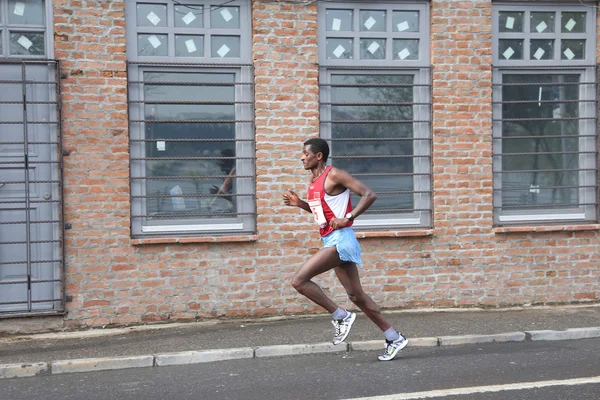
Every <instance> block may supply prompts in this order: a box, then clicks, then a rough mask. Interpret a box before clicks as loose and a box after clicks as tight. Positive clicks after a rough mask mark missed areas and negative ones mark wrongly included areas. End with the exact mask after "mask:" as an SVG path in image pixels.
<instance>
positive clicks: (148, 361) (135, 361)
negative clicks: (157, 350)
mask: <svg viewBox="0 0 600 400" xmlns="http://www.w3.org/2000/svg"><path fill="white" fill-rule="evenodd" d="M153 365H154V357H152V356H133V357H106V358H82V359H75V360H59V361H53V362H52V364H51V366H52V374H53V375H54V374H68V373H73V372H91V371H106V370H111V369H126V368H140V367H152V366H153Z"/></svg>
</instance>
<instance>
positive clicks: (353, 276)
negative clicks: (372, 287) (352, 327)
mask: <svg viewBox="0 0 600 400" xmlns="http://www.w3.org/2000/svg"><path fill="white" fill-rule="evenodd" d="M335 274H336V275H337V277H338V279H339V280H340V282H341V284H342V285H343V286H344V289H346V293H348V297H349V298H350V300H351V301H352V302H353V303H354V304H356V305H357V306H358V308H360V309H361V310H362V312H363V313H365V315H366V316H367V317H369V319H370V320H371V321H373V322H374V323H375V325H377V326H378V327H379V329H381V330H382V331H383V332H385V331H387V330H388V329H389V328H391V327H392V326H391V325H390V324H389V323H388V322H387V321H386V320H385V318H383V315H382V314H381V311H380V309H379V306H378V305H377V304H376V303H375V302H374V301H373V299H371V297H370V296H369V295H368V294H366V293H365V292H364V290H363V288H362V286H361V284H360V277H359V275H358V268H356V264H354V263H348V262H345V263H342V264H340V265H339V266H338V267H336V268H335Z"/></svg>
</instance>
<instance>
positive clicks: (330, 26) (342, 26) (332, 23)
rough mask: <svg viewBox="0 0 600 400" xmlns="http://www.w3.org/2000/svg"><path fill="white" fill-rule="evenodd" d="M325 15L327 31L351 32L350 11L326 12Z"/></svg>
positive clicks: (351, 14)
mask: <svg viewBox="0 0 600 400" xmlns="http://www.w3.org/2000/svg"><path fill="white" fill-rule="evenodd" d="M326 14H327V30H328V31H351V30H352V21H353V18H352V16H353V13H352V10H327V11H326Z"/></svg>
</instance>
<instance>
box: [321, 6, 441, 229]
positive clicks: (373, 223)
mask: <svg viewBox="0 0 600 400" xmlns="http://www.w3.org/2000/svg"><path fill="white" fill-rule="evenodd" d="M327 9H336V10H339V9H352V10H353V19H354V21H353V25H354V30H353V31H340V32H332V31H328V30H327V27H326V23H327V14H326V13H327ZM360 10H385V11H386V18H387V22H386V26H387V27H391V21H392V12H393V11H418V12H419V32H389V31H388V32H365V31H360V28H359V27H358V23H359V18H360ZM318 20H319V63H320V65H321V69H320V73H319V83H320V101H321V103H322V104H321V106H320V109H321V112H320V119H321V121H322V123H321V129H320V135H321V137H322V138H323V139H325V140H327V141H329V143H330V149H331V152H330V159H335V156H336V154H335V146H331V144H332V142H331V134H332V124H331V122H330V121H331V118H332V112H331V105H329V104H330V103H331V101H332V88H331V86H330V85H331V82H332V79H331V78H332V76H333V75H411V76H413V84H414V85H415V86H414V87H413V102H414V103H418V104H415V105H413V119H414V120H415V121H427V122H414V123H413V138H414V139H417V140H414V141H413V156H414V157H413V173H414V176H413V191H414V192H416V193H414V194H413V208H414V210H413V211H409V212H405V213H404V212H402V213H400V212H394V213H375V212H373V213H365V214H363V215H361V217H360V218H358V219H356V220H355V221H354V227H356V228H359V229H363V230H368V229H376V230H377V229H395V228H400V229H411V228H422V227H431V226H432V224H433V218H432V192H431V187H432V176H431V171H432V167H431V165H432V160H431V117H432V113H431V70H430V63H429V60H430V50H429V43H430V23H429V2H425V1H414V2H410V3H405V2H397V3H390V2H382V3H376V2H372V3H371V2H369V3H365V2H354V1H348V2H344V3H330V2H324V3H320V4H319V16H318ZM329 37H333V38H353V44H354V49H353V54H354V58H353V59H343V60H342V59H328V58H327V54H326V45H325V41H326V40H327V38H329ZM360 38H377V39H384V38H385V39H386V59H385V60H362V59H360V51H359V46H360ZM398 38H401V39H419V59H418V60H394V59H393V55H392V48H393V39H398ZM323 121H325V122H323ZM359 178H360V177H359Z"/></svg>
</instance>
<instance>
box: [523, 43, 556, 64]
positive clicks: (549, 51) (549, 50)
mask: <svg viewBox="0 0 600 400" xmlns="http://www.w3.org/2000/svg"><path fill="white" fill-rule="evenodd" d="M529 51H530V52H531V54H530V59H531V60H552V59H553V58H554V40H546V39H543V40H532V41H531V46H530V49H529Z"/></svg>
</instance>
